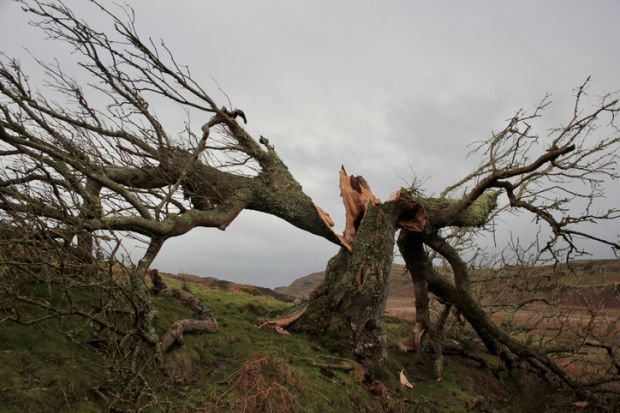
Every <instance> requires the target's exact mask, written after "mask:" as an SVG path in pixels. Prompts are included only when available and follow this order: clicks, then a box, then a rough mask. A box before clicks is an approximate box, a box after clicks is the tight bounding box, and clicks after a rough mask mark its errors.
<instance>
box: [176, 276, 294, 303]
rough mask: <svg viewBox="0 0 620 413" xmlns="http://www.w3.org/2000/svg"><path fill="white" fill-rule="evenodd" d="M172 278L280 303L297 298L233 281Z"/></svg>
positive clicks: (198, 277) (190, 277) (211, 278)
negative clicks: (267, 298)
mask: <svg viewBox="0 0 620 413" xmlns="http://www.w3.org/2000/svg"><path fill="white" fill-rule="evenodd" d="M166 275H167V276H168V277H170V278H174V279H176V280H179V281H185V282H190V283H195V284H200V285H203V286H205V287H207V288H215V289H218V290H223V291H231V292H244V293H247V294H251V295H266V296H268V297H272V298H275V299H277V300H280V301H286V302H292V301H295V298H296V296H293V295H291V294H286V293H282V292H279V291H274V290H272V289H271V288H266V287H257V286H255V285H248V284H237V283H234V282H232V281H225V280H219V279H217V278H213V277H204V276H200V275H194V274H183V273H182V274H176V275H175V274H166Z"/></svg>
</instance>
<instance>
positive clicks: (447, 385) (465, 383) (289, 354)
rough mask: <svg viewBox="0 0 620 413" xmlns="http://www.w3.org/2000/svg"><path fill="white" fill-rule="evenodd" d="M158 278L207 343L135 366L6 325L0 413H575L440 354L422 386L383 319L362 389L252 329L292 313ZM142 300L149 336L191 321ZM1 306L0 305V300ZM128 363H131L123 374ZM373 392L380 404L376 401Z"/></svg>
mask: <svg viewBox="0 0 620 413" xmlns="http://www.w3.org/2000/svg"><path fill="white" fill-rule="evenodd" d="M164 279H165V281H166V283H168V284H169V285H170V286H171V287H176V288H186V289H189V290H190V291H191V292H192V293H194V294H195V295H196V296H198V297H200V298H201V299H202V300H204V301H205V302H209V303H210V304H211V307H212V309H213V311H214V312H216V313H217V314H218V317H219V323H220V329H219V331H218V333H217V334H206V335H192V336H187V338H186V340H185V344H184V345H183V346H175V347H174V348H173V349H172V350H171V351H170V352H168V353H167V354H166V356H165V357H164V358H157V357H155V354H154V353H152V352H151V353H148V352H144V353H142V354H141V355H140V358H139V359H137V360H136V359H134V358H133V354H121V353H118V350H120V347H119V348H115V349H111V348H107V347H106V346H105V345H104V343H103V342H102V341H98V339H99V338H101V337H102V331H101V330H100V329H99V328H98V327H97V326H95V325H93V324H92V323H87V322H84V320H83V319H82V318H80V317H74V316H67V317H62V318H56V319H52V320H49V321H48V322H46V323H45V324H44V325H42V324H39V325H35V326H26V325H21V324H17V323H10V324H6V323H5V324H3V325H2V328H1V329H0V380H1V381H2V383H4V384H3V386H2V389H3V391H2V392H1V393H0V410H2V411H3V412H22V411H41V412H47V411H49V412H56V411H75V412H88V411H92V412H98V411H102V410H111V411H126V410H131V411H134V410H140V411H175V412H183V411H188V412H190V411H192V412H196V411H198V412H201V411H202V412H217V411H248V412H258V411H267V412H287V411H291V412H324V411H334V412H350V411H370V412H374V411H383V410H384V409H385V408H386V407H387V409H389V410H390V411H394V412H399V411H403V412H404V411H412V410H413V411H418V412H461V411H462V412H464V411H470V410H477V411H484V410H485V409H487V410H488V411H506V412H518V411H536V410H538V409H539V408H542V406H546V407H548V408H551V407H554V408H555V409H556V410H555V411H570V410H571V409H576V408H575V406H574V405H573V404H572V403H573V401H574V400H571V399H570V398H567V397H564V396H563V395H561V394H554V393H551V394H545V393H544V388H545V386H546V385H545V384H544V383H539V382H538V381H536V380H535V379H528V381H522V382H520V384H518V385H519V386H520V387H519V389H520V390H515V388H514V385H515V382H514V381H513V379H511V378H509V377H508V376H506V375H503V376H502V375H501V374H500V376H499V378H498V377H496V376H495V375H494V374H493V372H492V370H491V369H479V368H477V367H476V365H475V364H473V363H472V362H471V361H468V360H467V359H465V358H462V357H461V356H456V355H455V356H451V355H448V356H447V361H446V369H445V373H444V380H442V381H440V382H437V381H436V380H435V379H434V378H433V376H432V360H431V359H430V357H428V356H427V355H426V354H418V355H411V354H410V353H403V352H400V351H398V349H397V343H398V341H399V340H401V339H403V338H405V337H408V335H409V334H410V330H411V324H410V323H407V322H403V321H400V320H398V319H393V318H389V319H387V320H386V328H387V332H388V342H389V346H388V348H389V352H390V355H389V364H388V365H387V366H386V367H387V368H386V371H387V372H388V373H387V374H386V373H383V374H384V375H383V376H382V377H381V383H382V384H383V385H384V386H385V393H381V392H380V391H378V390H372V389H373V388H372V386H371V385H370V383H367V382H365V381H364V375H363V370H356V369H355V366H356V363H354V362H353V361H352V360H350V359H348V358H347V356H346V355H343V354H335V353H331V352H328V351H327V350H326V349H324V348H321V347H319V346H317V345H316V344H314V343H313V341H312V340H309V339H308V337H307V336H304V335H300V334H292V335H290V336H281V335H278V334H277V333H276V332H275V331H273V330H270V329H259V328H257V325H258V324H260V323H261V322H262V321H264V320H265V319H267V318H269V317H271V316H274V315H276V314H280V313H281V312H282V311H286V310H287V309H289V308H290V307H291V306H292V305H293V304H291V303H286V302H283V301H279V300H277V299H274V298H272V297H267V296H263V295H253V294H248V293H244V292H229V291H224V290H221V289H214V288H208V287H204V286H202V285H200V284H195V283H186V284H185V287H184V284H183V282H182V281H178V280H176V279H174V278H167V277H164ZM31 293H32V295H33V296H41V297H45V298H46V299H50V298H52V297H54V296H57V295H61V294H60V292H59V291H53V290H52V291H50V290H49V288H48V287H47V286H39V287H38V288H33V290H32V291H31ZM83 297H84V300H85V301H91V302H92V303H95V302H97V300H96V292H94V291H91V292H90V293H87V294H84V295H83ZM151 299H152V305H153V308H154V309H155V310H156V311H157V314H158V315H157V317H156V318H155V321H154V327H155V329H156V330H157V332H158V333H160V334H163V333H165V332H166V331H167V330H168V329H169V328H170V326H171V325H172V324H173V323H174V321H175V320H177V319H180V318H185V317H188V316H190V314H191V311H190V310H188V309H187V307H185V306H184V305H182V304H181V303H179V302H177V301H176V300H174V299H170V298H168V297H158V296H153V297H152V298H151ZM2 302H3V304H4V303H6V301H4V297H3V301H2ZM21 310H22V314H23V317H24V318H25V319H26V318H30V317H37V316H38V315H39V313H40V311H39V310H38V309H37V308H36V307H31V306H28V307H24V308H22V309H21ZM106 343H107V342H106ZM106 345H107V344H106ZM135 350H136V349H135V348H134V349H132V353H133V352H135ZM149 360H150V361H149ZM132 362H134V363H137V365H136V367H135V368H136V370H135V371H133V373H132V372H131V371H130V370H131V369H130V367H131V364H132ZM347 363H348V364H347ZM124 369H126V370H124ZM401 370H403V371H404V372H405V374H406V375H407V377H408V378H409V379H410V380H411V382H413V386H414V387H413V389H408V388H405V387H403V386H402V385H401V384H400V383H399V382H398V373H399V372H400V371H401ZM138 371H139V374H138ZM125 374H126V375H125ZM137 375H139V376H140V377H139V378H138V379H136V377H137ZM136 380H138V382H136ZM541 386H542V387H541ZM369 389H370V390H369ZM532 391H535V392H536V393H537V395H538V396H540V397H539V399H538V400H534V399H533V398H531V397H528V400H531V401H530V402H528V403H530V404H522V405H521V406H520V407H515V403H514V401H515V400H518V399H519V397H522V396H523V395H524V394H527V395H528V396H531V392H532ZM383 394H387V395H388V396H389V399H387V400H385V399H382V398H381V397H382V395H383ZM244 409H245V410H244ZM528 409H529V410H528ZM532 409H533V410H532ZM576 410H577V411H578V410H579V409H576ZM550 411H554V410H550Z"/></svg>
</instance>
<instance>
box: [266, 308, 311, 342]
mask: <svg viewBox="0 0 620 413" xmlns="http://www.w3.org/2000/svg"><path fill="white" fill-rule="evenodd" d="M305 312H306V306H303V307H301V308H300V309H299V310H297V311H295V312H294V313H293V314H290V315H288V316H286V317H282V318H276V319H273V320H267V321H265V322H264V323H262V324H261V325H259V326H258V328H260V329H263V328H271V329H273V330H275V331H276V332H277V333H278V334H280V335H281V336H288V335H290V333H289V332H288V331H286V330H285V329H284V328H285V327H288V326H290V325H291V324H293V323H294V322H295V321H297V320H298V319H299V317H301V316H302V315H303V314H304V313H305Z"/></svg>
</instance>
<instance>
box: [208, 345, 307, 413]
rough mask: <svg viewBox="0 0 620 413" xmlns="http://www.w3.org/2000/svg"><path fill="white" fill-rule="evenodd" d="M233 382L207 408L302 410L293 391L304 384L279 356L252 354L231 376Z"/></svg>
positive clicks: (271, 411) (268, 412)
mask: <svg viewBox="0 0 620 413" xmlns="http://www.w3.org/2000/svg"><path fill="white" fill-rule="evenodd" d="M233 379H234V380H235V381H234V383H233V384H232V385H231V386H230V387H229V388H228V389H227V390H226V391H225V392H224V393H223V394H222V395H221V396H220V397H219V398H218V400H217V401H216V403H214V405H213V406H212V407H211V408H210V410H209V411H220V410H219V409H222V408H227V409H230V410H231V411H233V412H243V413H253V412H266V413H283V412H292V411H303V409H302V408H301V406H299V405H298V402H297V401H296V398H297V397H296V395H297V394H298V393H300V392H303V391H304V390H306V386H305V384H304V382H303V380H301V379H300V378H299V377H297V376H296V374H295V372H294V371H293V369H292V368H291V367H290V366H289V364H288V363H287V362H286V361H285V360H284V359H282V358H281V357H279V356H277V355H275V354H272V355H255V356H252V357H251V358H250V359H249V360H248V361H246V362H245V363H244V364H243V366H242V367H241V369H240V370H239V371H238V373H237V374H236V375H235V376H234V377H233Z"/></svg>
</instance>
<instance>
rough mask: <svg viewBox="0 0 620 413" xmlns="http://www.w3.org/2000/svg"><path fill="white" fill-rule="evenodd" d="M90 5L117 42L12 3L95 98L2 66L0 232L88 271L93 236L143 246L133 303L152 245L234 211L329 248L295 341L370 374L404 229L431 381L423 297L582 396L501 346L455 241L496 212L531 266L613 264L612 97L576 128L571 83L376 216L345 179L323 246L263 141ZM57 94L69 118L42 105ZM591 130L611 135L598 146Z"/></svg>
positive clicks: (127, 28)
mask: <svg viewBox="0 0 620 413" xmlns="http://www.w3.org/2000/svg"><path fill="white" fill-rule="evenodd" d="M93 5H94V7H96V8H98V9H99V10H100V11H101V13H102V14H103V15H104V16H106V18H108V19H110V20H111V21H112V22H113V24H114V28H115V32H114V33H110V34H107V33H103V32H99V31H96V30H94V29H93V28H92V27H90V26H89V25H88V24H87V23H85V22H83V21H82V20H81V19H79V18H78V17H76V16H75V15H74V14H73V13H72V11H71V10H70V9H68V8H67V7H66V6H64V5H62V4H56V3H46V2H42V1H37V0H34V1H26V2H24V9H25V10H26V12H28V13H30V15H31V16H33V17H34V18H35V23H34V24H35V25H37V26H38V27H40V28H41V29H42V30H44V31H45V32H46V33H47V34H48V35H50V37H52V38H54V39H58V40H60V41H63V42H65V43H67V44H69V45H71V46H72V47H73V48H74V50H75V51H76V54H77V56H79V59H80V60H79V64H80V66H81V67H82V68H83V69H84V70H85V71H86V73H87V74H88V75H89V76H90V77H91V79H92V81H93V82H94V84H93V87H91V88H89V89H88V90H85V89H84V88H83V87H82V86H81V85H79V84H78V83H77V82H76V81H74V80H73V79H72V78H71V77H70V76H69V75H67V74H66V73H65V72H63V69H62V68H61V67H60V66H59V65H57V64H54V65H50V64H46V63H44V62H39V63H40V64H41V65H42V66H43V68H44V69H45V71H46V73H47V74H48V76H49V77H50V80H51V81H50V84H51V85H54V87H53V88H52V89H53V90H51V91H50V96H51V97H46V96H42V95H40V94H37V93H35V92H34V89H33V88H32V87H31V85H30V84H29V83H28V77H27V76H26V74H25V73H24V71H23V69H22V67H21V65H20V63H19V62H18V61H16V60H11V59H7V58H4V57H3V60H2V63H1V64H0V95H1V96H2V101H1V102H0V111H1V114H0V142H1V143H2V147H1V148H0V151H1V152H0V155H1V156H2V162H3V165H7V166H10V167H7V168H4V170H3V171H2V176H1V177H0V179H1V181H0V210H2V211H4V215H3V219H7V220H8V219H11V217H20V216H24V215H28V216H35V217H37V219H39V220H41V221H44V222H45V223H46V225H45V229H44V231H45V236H46V237H48V238H52V239H54V240H56V241H57V242H58V243H59V244H62V245H65V246H66V247H67V248H70V249H72V250H73V251H75V255H76V256H79V257H81V259H83V260H86V261H89V260H90V261H93V260H96V258H97V257H95V256H93V242H94V241H93V240H94V239H95V237H97V236H100V234H103V233H117V232H128V233H132V234H137V235H140V236H142V237H145V238H146V241H147V244H148V247H147V249H146V252H145V254H144V256H143V257H142V259H141V260H140V261H139V262H138V265H137V268H136V271H134V273H133V276H132V282H133V283H134V284H135V285H136V286H138V287H141V288H142V290H144V291H146V286H145V285H144V276H145V274H146V273H147V271H148V270H149V267H150V265H151V263H152V261H153V259H154V258H155V257H156V255H157V254H158V252H159V251H160V250H161V247H162V245H163V244H164V243H165V242H166V240H168V239H170V238H172V237H176V236H181V235H183V234H186V233H187V232H188V231H190V230H191V229H193V228H196V227H209V228H217V229H219V230H225V229H226V228H227V226H228V225H230V223H231V222H233V221H234V219H235V218H236V217H237V216H238V215H239V214H240V213H241V212H242V211H243V210H245V209H249V210H254V211H259V212H263V213H267V214H270V215H273V216H276V217H279V218H281V219H283V220H285V221H287V222H288V223H290V224H291V225H294V226H295V227H297V228H299V229H301V230H303V231H307V232H310V233H312V234H315V235H317V236H320V237H323V238H325V239H326V240H328V241H329V242H332V243H335V244H336V245H338V246H340V251H339V252H338V254H337V255H336V256H335V257H334V258H332V259H331V260H330V262H329V264H328V266H327V275H326V278H325V281H324V283H323V284H322V285H321V286H320V287H319V288H318V289H317V290H316V291H315V292H314V293H313V294H312V296H311V298H310V301H309V303H308V307H307V309H306V310H305V312H304V313H303V315H301V317H299V319H298V320H297V321H296V322H295V328H296V329H298V330H300V331H305V332H308V333H309V334H311V335H313V336H314V337H315V338H316V339H318V340H320V341H323V342H324V343H326V344H328V345H330V346H332V347H334V348H339V349H346V350H348V351H351V352H352V353H353V354H354V355H355V356H356V357H357V358H358V359H360V360H362V361H364V362H368V363H374V364H376V363H381V362H382V361H383V360H384V359H385V357H386V340H385V332H384V330H383V322H382V317H383V311H384V308H385V302H386V297H387V289H388V276H387V275H388V272H389V268H390V264H391V262H392V260H393V249H394V240H395V235H396V233H397V232H398V231H400V235H399V242H398V247H399V249H400V251H401V254H402V255H403V257H404V258H405V261H406V263H407V267H408V268H409V270H410V273H411V274H412V278H413V284H414V287H415V297H416V308H417V310H418V312H417V319H416V328H415V332H416V337H415V340H414V341H415V342H416V343H417V346H416V347H417V348H418V349H420V348H422V347H423V341H424V337H425V336H427V337H428V338H429V339H430V342H431V346H432V348H433V351H434V354H435V357H436V374H437V375H438V376H440V375H441V365H442V357H441V353H442V352H441V328H440V327H441V324H442V323H439V325H433V324H432V322H431V317H430V315H429V311H428V292H429V291H430V292H431V293H433V294H435V295H436V296H438V297H439V298H441V299H442V300H443V301H444V302H445V303H446V304H447V305H448V307H447V308H448V311H447V313H446V314H445V317H447V316H448V315H449V311H450V308H454V309H456V311H458V312H460V314H462V315H463V316H464V317H465V319H466V320H467V321H468V322H469V323H470V324H471V325H472V327H473V328H474V329H475V331H476V332H477V333H478V335H479V336H480V339H481V340H482V341H483V342H484V344H485V345H486V347H487V349H488V350H489V352H490V353H491V354H494V355H497V356H499V357H501V359H502V360H503V361H504V363H505V364H506V365H507V366H513V365H514V364H515V362H516V361H519V360H525V361H526V362H527V363H530V364H531V365H533V366H535V367H536V368H537V369H539V370H544V371H548V372H550V373H552V374H554V375H555V376H557V377H559V378H560V379H561V380H563V382H564V383H565V384H567V385H568V386H570V387H571V388H573V389H575V390H578V391H584V389H585V388H586V387H587V384H584V383H579V382H578V381H577V380H575V379H574V378H571V377H569V376H568V375H567V373H566V372H565V371H564V370H563V369H562V368H560V367H559V365H558V364H557V363H555V362H554V361H553V360H552V359H551V358H550V357H549V356H548V355H546V353H545V350H544V349H542V350H541V349H534V348H533V347H532V346H529V345H527V344H524V343H521V342H519V341H518V340H517V339H515V338H513V337H510V336H509V335H507V334H506V333H505V332H504V331H503V330H502V329H501V328H500V327H499V326H498V325H496V324H495V323H494V322H493V321H492V320H491V319H490V318H489V317H488V316H487V314H486V313H485V311H484V309H483V308H482V307H481V306H480V305H479V304H478V303H477V299H476V297H475V296H474V295H473V294H472V292H471V285H470V278H471V277H470V274H469V271H468V268H467V264H466V262H465V261H464V260H463V258H462V255H461V254H462V251H461V250H459V248H458V245H456V244H455V243H458V240H459V239H462V238H461V237H460V236H461V235H462V234H467V233H471V232H474V231H478V230H479V229H481V228H484V227H485V226H486V225H488V224H489V223H491V222H495V221H494V219H495V218H496V217H497V216H498V215H499V214H502V213H504V212H507V211H516V210H520V211H525V212H527V213H530V214H532V216H533V217H534V219H535V220H537V221H540V222H544V223H546V224H547V225H548V227H549V228H550V234H549V237H548V239H547V240H546V241H545V243H544V244H543V245H541V247H540V249H539V255H538V257H541V258H547V259H550V260H555V261H559V260H568V259H569V258H571V257H573V256H575V255H576V254H579V253H582V252H583V251H582V250H581V248H580V245H579V244H578V242H577V241H578V240H579V239H587V240H591V241H595V242H599V243H603V244H606V245H608V246H610V247H611V248H612V249H613V250H614V251H617V250H618V249H620V245H619V244H618V243H617V242H616V241H613V240H608V239H603V238H601V237H598V236H596V235H591V234H590V233H588V232H587V231H584V230H582V228H581V224H583V223H590V222H605V221H607V220H614V219H616V218H618V216H619V214H618V210H617V209H615V208H613V207H612V208H607V209H605V210H601V211H599V210H597V209H596V208H595V203H594V201H595V200H596V199H597V198H600V197H601V196H602V195H603V194H602V192H601V191H602V189H601V188H602V185H603V183H604V182H605V181H606V180H613V179H617V178H618V174H617V170H616V159H617V156H616V151H617V149H618V145H619V143H620V137H618V133H617V127H616V126H615V124H614V122H615V115H617V113H618V111H620V106H619V105H618V101H617V100H616V99H614V98H613V97H611V96H608V95H607V96H604V97H602V98H601V99H600V101H599V102H597V104H596V106H595V107H594V109H592V110H591V111H589V112H585V113H584V112H582V109H581V105H582V100H583V99H584V92H585V90H586V87H587V84H588V83H587V82H586V83H584V84H583V85H582V86H581V87H580V88H578V90H577V94H576V103H575V107H574V110H573V113H572V115H571V117H570V119H569V120H568V122H567V123H566V124H565V125H564V126H562V127H560V128H558V129H556V130H555V131H553V132H552V133H551V134H550V135H549V136H547V137H540V136H539V135H537V134H536V133H535V131H534V129H533V126H532V123H533V122H534V121H535V120H536V118H538V117H539V116H541V114H542V111H543V110H544V109H545V107H546V106H547V105H548V104H549V101H548V99H545V100H543V101H542V102H541V103H540V104H539V105H538V106H537V107H536V108H535V110H534V111H533V112H532V113H527V112H525V111H518V112H517V113H516V114H515V115H514V116H513V117H512V118H511V119H510V120H509V121H508V124H507V126H506V127H505V128H504V129H503V130H501V131H500V132H498V133H495V134H493V135H492V136H491V138H490V139H489V140H487V141H485V142H482V143H480V144H479V146H478V147H477V150H479V151H480V152H482V154H483V159H484V160H483V162H482V164H481V165H480V167H479V168H477V169H476V170H474V171H473V172H472V173H471V174H469V175H467V176H466V177H464V178H463V179H462V180H460V181H459V182H457V183H456V184H454V185H452V186H450V187H448V188H446V189H445V190H444V191H442V192H441V193H440V194H439V196H437V197H428V196H425V195H424V194H423V192H422V188H421V187H419V186H417V185H413V186H412V187H411V188H401V189H399V190H398V191H397V192H396V193H395V194H394V195H393V196H392V197H390V199H388V200H386V201H385V202H382V201H381V200H379V199H378V198H377V197H375V196H374V195H373V194H372V192H371V190H370V186H369V185H368V183H367V182H366V181H365V180H364V179H363V178H362V177H359V176H350V175H348V174H347V173H346V172H345V171H344V169H343V170H342V171H341V174H340V189H341V194H342V196H343V201H344V204H345V210H346V214H347V215H346V228H345V230H344V232H343V233H342V234H337V233H336V232H335V231H334V230H333V222H332V220H331V218H330V217H329V215H328V214H327V213H326V212H325V211H324V210H323V209H321V208H320V207H319V206H317V205H315V204H314V203H313V201H312V200H311V199H310V197H308V196H307V195H306V194H305V193H304V191H303V189H302V187H301V185H300V184H299V182H297V181H296V180H295V178H294V177H293V176H292V175H291V173H290V171H289V170H288V168H287V166H286V165H285V163H284V162H283V161H282V160H281V159H280V157H279V156H278V154H277V153H276V151H275V149H274V147H273V146H272V145H271V144H270V142H269V140H268V139H266V138H264V137H262V136H261V137H260V138H259V139H255V138H254V137H253V136H251V134H250V133H248V132H247V130H246V129H245V128H244V127H243V124H245V123H246V121H247V118H246V115H245V113H244V112H243V111H241V110H239V109H237V108H233V107H220V106H218V105H217V104H216V102H215V101H214V100H213V99H212V98H211V96H210V95H209V94H208V93H207V92H206V91H205V90H204V89H203V88H202V87H201V86H200V85H199V84H198V83H197V82H196V81H194V80H193V78H192V77H191V75H190V73H189V71H188V70H187V69H186V68H184V67H183V66H182V65H180V64H178V63H177V62H176V61H175V60H174V57H173V56H172V54H171V53H170V51H169V50H168V49H167V48H166V47H165V45H162V46H161V47H156V46H155V45H154V44H153V43H152V42H150V41H143V40H142V39H141V38H140V36H139V35H138V33H137V32H136V30H135V27H134V25H133V20H132V19H131V18H130V19H129V20H123V19H121V18H119V17H118V16H116V15H114V14H112V13H111V12H109V11H108V10H106V9H105V8H104V7H103V6H102V5H101V4H99V3H97V2H93ZM128 15H129V16H132V14H131V13H128ZM97 92H100V93H102V94H103V97H104V99H107V100H106V102H108V104H107V105H104V106H101V107H99V106H96V105H94V104H91V103H90V102H89V100H88V99H87V96H90V94H91V93H97ZM58 94H59V95H60V96H61V97H62V99H63V101H64V102H68V103H65V104H62V105H61V104H59V103H56V101H55V100H54V99H53V97H54V96H55V95H58ZM150 99H152V100H153V101H157V102H161V101H165V102H167V103H168V104H174V105H177V106H180V107H181V108H182V109H183V110H185V111H187V112H188V113H191V114H192V117H194V118H196V117H198V118H201V119H204V120H203V122H205V123H204V124H203V125H202V127H201V128H199V131H198V128H195V127H194V126H192V125H191V124H190V123H187V124H186V125H185V130H184V131H183V132H182V133H181V134H179V135H178V136H172V135H171V134H170V132H169V131H168V129H167V128H166V127H165V126H164V124H163V123H162V121H161V120H160V119H159V118H158V117H157V115H156V111H155V109H154V107H155V106H156V105H151V104H149V100H150ZM601 120H602V121H604V122H606V123H605V125H606V126H607V127H608V129H606V131H611V136H608V135H605V134H602V135H598V134H599V132H600V131H599V130H598V129H597V127H598V124H599V122H600V121H601ZM241 121H243V123H241ZM571 185H572V186H571ZM575 200H577V201H580V200H585V202H582V203H581V205H578V206H581V209H580V210H576V209H574V207H575V205H574V203H575V202H574V201H575ZM502 202H504V203H502ZM455 240H456V241H455ZM431 251H432V254H434V256H431V255H430V254H431ZM545 254H546V255H545ZM433 257H436V258H441V259H443V260H444V261H445V262H446V263H447V264H448V265H449V267H450V268H451V271H450V274H449V278H448V277H446V276H444V275H440V274H438V273H436V272H435V270H434V268H433V266H432V259H433ZM161 291H164V289H162V290H161ZM177 298H178V297H177ZM190 301H191V300H190ZM144 317H145V320H144V323H146V324H148V320H147V319H146V314H144ZM445 317H444V318H445ZM444 321H445V319H444ZM211 326H213V323H211ZM177 327H178V328H177V329H176V330H175V331H176V333H174V334H173V335H172V336H171V337H172V338H171V340H172V341H171V342H173V341H175V340H178V338H179V337H181V335H182V331H183V330H184V329H188V330H192V329H194V327H193V326H189V325H187V323H186V324H183V325H181V324H179V325H178V326H177ZM145 328H146V326H145ZM425 333H426V334H425ZM166 343H168V341H166ZM166 345H168V344H166ZM614 377H615V378H614ZM614 377H610V378H609V380H617V376H614Z"/></svg>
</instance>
